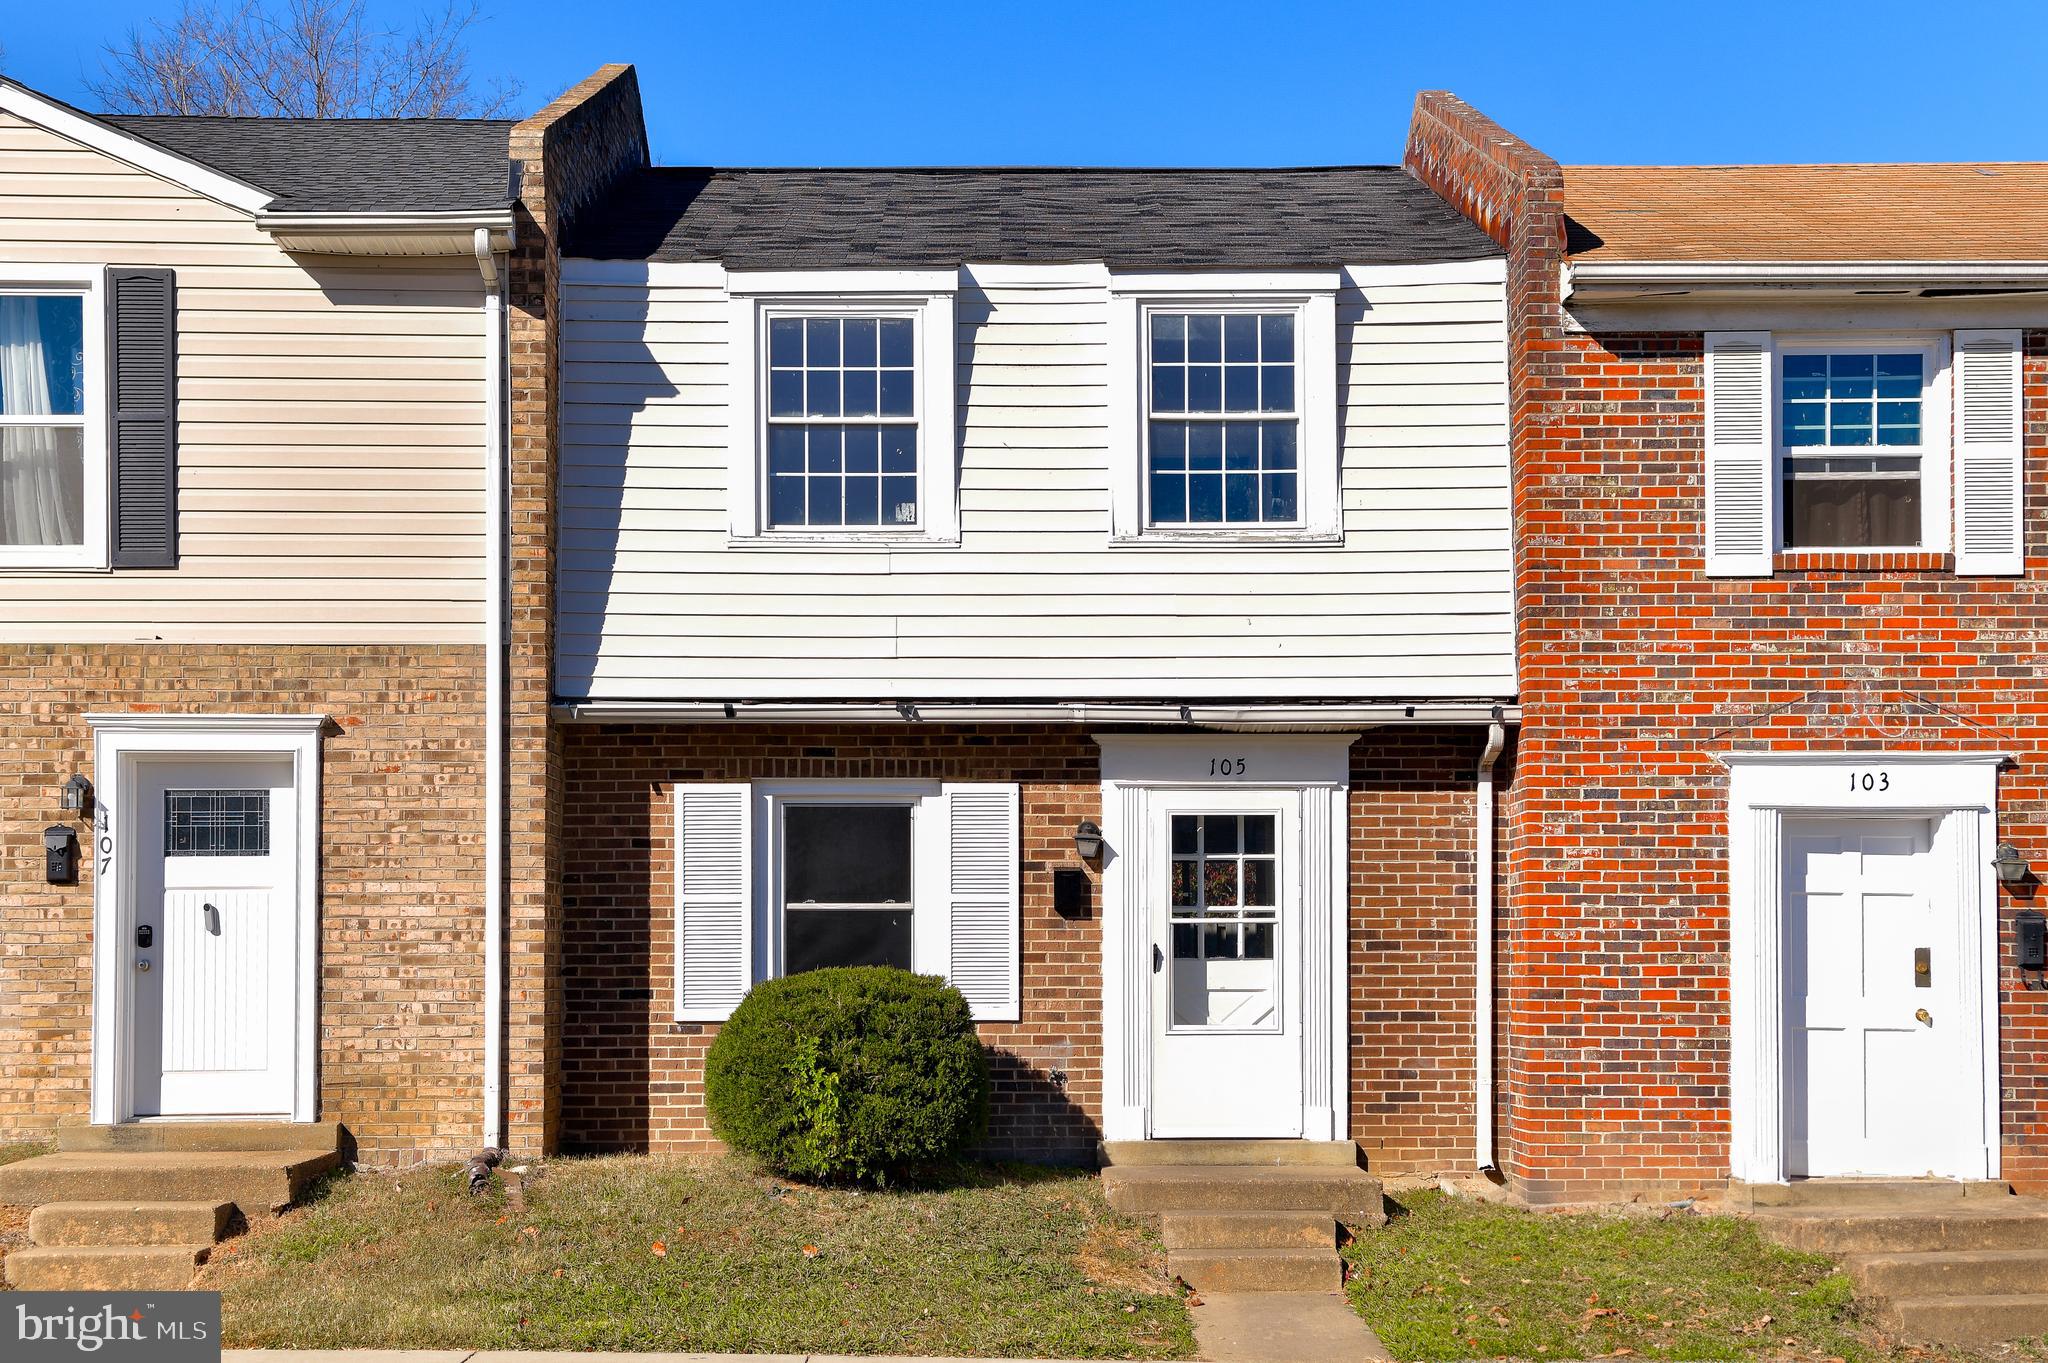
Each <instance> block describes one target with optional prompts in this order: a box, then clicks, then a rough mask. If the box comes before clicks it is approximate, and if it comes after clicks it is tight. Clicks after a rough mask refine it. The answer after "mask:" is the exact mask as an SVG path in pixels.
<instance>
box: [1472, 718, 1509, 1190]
mask: <svg viewBox="0 0 2048 1363" xmlns="http://www.w3.org/2000/svg"><path fill="white" fill-rule="evenodd" d="M1506 745H1507V729H1506V727H1505V726H1503V725H1501V724H1499V723H1495V724H1490V725H1488V726H1487V729H1486V748H1485V750H1484V751H1483V752H1481V753H1480V754H1479V772H1478V777H1479V779H1478V788H1477V791H1476V795H1475V798H1474V800H1473V824H1474V827H1473V830H1472V944H1473V958H1474V962H1475V964H1474V968H1473V980H1472V1089H1473V1107H1472V1116H1473V1122H1472V1131H1473V1137H1472V1153H1473V1157H1474V1159H1475V1160H1476V1162H1477V1163H1478V1165H1479V1167H1480V1168H1481V1169H1492V1168H1495V1167H1496V1165H1495V1163H1494V1158H1495V1157H1494V1150H1493V773H1494V768H1495V767H1496V766H1497V765H1499V763H1500V752H1501V749H1502V748H1503V747H1505V746H1506Z"/></svg>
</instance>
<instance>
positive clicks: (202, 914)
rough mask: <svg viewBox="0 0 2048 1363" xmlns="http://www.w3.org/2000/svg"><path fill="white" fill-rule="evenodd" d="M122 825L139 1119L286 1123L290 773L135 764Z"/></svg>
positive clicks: (270, 763)
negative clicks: (133, 861)
mask: <svg viewBox="0 0 2048 1363" xmlns="http://www.w3.org/2000/svg"><path fill="white" fill-rule="evenodd" d="M129 818H130V823H131V826H132V827H133V828H134V829H135V830H136V831H135V842H134V845H135V847H136V849H137V867H136V904H135V915H134V921H135V924H136V928H137V939H136V942H135V944H134V955H135V959H136V972H137V973H136V989H135V1003H136V1008H135V1046H134V1057H135V1062H134V1063H135V1074H134V1094H135V1115H137V1116H211V1115H276V1114H284V1113H288V1112H290V1111H291V1107H292V1082H293V1074H292V1058H293V1057H292V1047H291V1037H292V1021H293V990H294V988H295V984H296V981H295V970H294V962H295V956H296V951H295V937H294V934H295V933H296V930H297V917H298V915H297V905H296V902H295V895H296V888H297V866H296V847H295V839H296V835H297V826H298V823H297V813H296V809H295V793H294V790H293V787H292V767H291V763H290V762H289V761H279V760H275V759H254V760H244V761H152V762H146V763H143V764H142V766H141V771H140V779H139V781H138V782H137V785H136V788H135V804H134V808H133V810H132V812H131V813H130V815H129ZM145 930H146V933H147V936H148V938H149V945H148V946H144V945H143V936H144V932H145Z"/></svg>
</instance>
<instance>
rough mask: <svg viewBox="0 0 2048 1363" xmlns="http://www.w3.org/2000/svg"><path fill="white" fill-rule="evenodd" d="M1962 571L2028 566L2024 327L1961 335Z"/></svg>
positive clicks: (2007, 571) (1991, 573)
mask: <svg viewBox="0 0 2048 1363" xmlns="http://www.w3.org/2000/svg"><path fill="white" fill-rule="evenodd" d="M1955 356H1956V360H1955V363H1956V417H1955V433H1956V441H1955V447H1956V571H1957V572H1958V573H1969V574H1975V575H1979V576H1984V577H2002V576H2018V575H2019V574H2021V573H2023V572H2025V571H2026V566H2027V565H2026V558H2027V555H2026V531H2025V525H2026V521H2025V511H2026V505H2025V504H2026V492H2025V488H2026V472H2025V462H2026V461H2025V457H2024V448H2023V447H2024V439H2023V436H2024V433H2025V429H2026V427H2025V421H2024V415H2023V408H2022V405H2021V398H2020V333H2019V332H2017V331H1958V332H1957V333H1956V350H1955Z"/></svg>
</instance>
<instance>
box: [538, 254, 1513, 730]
mask: <svg viewBox="0 0 2048 1363" xmlns="http://www.w3.org/2000/svg"><path fill="white" fill-rule="evenodd" d="M565 275H566V281H567V282H566V283H565V286H564V287H565V308H564V322H563V342H564V362H563V382H564V389H563V399H564V401H563V409H562V472H561V478H562V511H561V515H562V524H561V540H560V544H561V577H560V588H559V590H560V611H559V617H558V618H559V635H558V643H559V654H558V664H557V667H558V682H557V685H558V690H559V691H560V692H561V693H562V694H564V695H566V696H570V697H576V698H593V699H627V698H633V699H654V698H675V699H708V700H734V699H749V698H754V699H760V698H788V699H827V698H874V697H882V698H914V697H927V698H992V699H993V698H1119V697H1163V698H1168V699H1182V698H1187V699H1194V698H1214V697H1238V698H1260V697H1275V698H1278V697H1372V696H1388V697H1395V696H1399V697H1436V696H1505V695H1509V694H1512V692H1513V690H1514V681H1513V664H1512V653H1511V636H1510V619H1509V612H1510V603H1509V591H1510V580H1509V530H1508V477H1507V429H1506V419H1507V418H1506V364H1505V353H1506V352H1505V320H1504V316H1505V311H1504V302H1503V287H1502V282H1501V269H1500V265H1499V263H1498V262H1494V261H1486V262H1474V263H1472V264H1468V265H1463V266H1447V267H1440V268H1434V269H1431V270H1426V271H1422V272H1420V273H1419V274H1418V273H1417V272H1408V275H1404V276H1403V277H1404V278H1408V276H1409V275H1412V276H1414V277H1413V278H1412V279H1410V280H1409V282H1401V283H1389V284H1386V285H1384V286H1379V285H1375V286H1373V287H1372V290H1371V293H1370V296H1369V297H1368V296H1367V295H1366V294H1363V293H1361V292H1360V291H1359V290H1358V289H1357V288H1352V287H1347V288H1345V289H1344V291H1343V292H1341V293H1340V295H1339V297H1338V318H1337V320H1338V349H1339V354H1338V366H1339V374H1338V378H1339V386H1340V388H1341V390H1342V401H1343V417H1342V420H1341V422H1340V439H1341V442H1342V496H1343V507H1344V529H1345V540H1344V543H1343V544H1342V545H1341V546H1337V545H1324V546H1315V547H1310V546H1289V547H1256V548H1247V547H1222V546H1216V547H1205V546H1176V547H1171V548H1164V547H1145V548H1115V549H1112V548H1110V547H1109V545H1108V536H1109V469H1108V455H1107V453H1106V448H1107V441H1108V433H1107V423H1108V414H1109V392H1108V383H1109V361H1108V356H1107V353H1106V351H1107V342H1108V335H1107V331H1108V316H1109V306H1110V305H1109V301H1108V298H1107V295H1106V293H1105V292H1104V291H1103V290H1102V289H1100V288H1090V287H1070V288H1043V287H1026V286H1015V285H1003V286H995V285H992V286H990V287H989V288H987V289H986V290H984V289H982V288H979V287H976V286H974V285H972V284H971V283H967V284H964V285H963V288H962V290H961V293H960V295H959V298H958V305H957V310H958V316H957V319H956V324H957V330H958V335H957V338H956V340H957V356H958V360H957V370H956V377H957V381H958V391H959V425H960V429H961V438H962V442H963V444H962V449H961V452H960V464H961V467H960V522H961V542H960V544H959V545H958V547H930V548H925V547H919V548H893V549H887V548H879V547H878V548H863V547H851V548H846V549H839V548H836V547H831V546H826V547H795V546H787V545H784V546H768V545H739V546H734V545H731V544H730V543H729V539H728V524H729V521H728V506H729V496H728V489H727V479H728V475H727V458H726V445H727V439H728V436H727V427H726V383H727V369H726V347H725V335H726V332H725V327H726V322H725V318H726V308H725V301H724V295H723V293H722V291H721V290H719V289H718V288H716V287H686V286H681V285H677V284H671V283H657V284H655V285H652V286H650V285H648V284H644V283H634V284H621V283H608V282H602V281H605V280H608V279H616V278H618V277H619V272H618V271H617V269H616V268H615V267H614V268H606V267H601V266H599V267H591V268H587V269H583V270H579V269H578V268H577V263H575V262H572V263H571V264H570V266H569V268H568V269H567V271H566V272H565Z"/></svg>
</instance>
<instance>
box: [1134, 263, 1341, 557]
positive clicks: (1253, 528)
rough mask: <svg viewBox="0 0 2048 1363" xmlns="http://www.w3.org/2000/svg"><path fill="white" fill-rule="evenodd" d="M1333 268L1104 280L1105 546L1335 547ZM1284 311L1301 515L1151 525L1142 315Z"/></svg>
mask: <svg viewBox="0 0 2048 1363" xmlns="http://www.w3.org/2000/svg"><path fill="white" fill-rule="evenodd" d="M1342 282H1343V277H1342V275H1341V274H1340V272H1338V271H1335V270H1298V271H1279V272H1273V273H1267V274H1190V275H1141V274H1123V275H1112V276H1111V277H1110V299H1109V305H1110V315H1109V316H1110V334H1109V483H1110V533H1109V542H1110V544H1111V545H1112V546H1115V547H1119V548H1174V547H1179V548H1185V547H1186V546H1188V545H1191V544H1205V545H1252V546H1259V545H1286V544H1340V543H1342V542H1343V539H1344V511H1343V494H1342V488H1341V486H1340V480H1339V452H1338V448H1337V406H1338V399H1339V392H1338V385H1337V290H1338V288H1339V287H1340V286H1341V284H1342ZM1203 307H1213V308H1216V309H1218V310H1220V311H1233V312H1245V311H1254V310H1257V311H1265V312H1284V311H1292V312H1294V313H1295V315H1296V322H1295V337H1296V348H1295V377H1294V386H1295V391H1294V404H1295V411H1296V413H1297V414H1298V415H1297V418H1296V419H1297V420H1298V421H1299V422H1300V434H1299V438H1298V440H1297V442H1296V454H1295V459H1296V467H1297V469H1298V470H1299V475H1298V476H1299V481H1298V482H1297V484H1296V491H1295V496H1296V500H1297V505H1298V507H1299V508H1300V511H1301V515H1302V519H1301V520H1300V521H1298V522H1296V523H1295V524H1292V525H1221V526H1214V527H1210V526H1170V527H1155V526H1152V525H1150V524H1149V523H1148V521H1149V515H1150V513H1149V509H1148V506H1147V502H1148V497H1147V494H1146V485H1147V479H1146V477H1145V445H1146V441H1145V413H1146V410H1147V408H1148V406H1149V403H1148V402H1147V399H1146V391H1147V390H1146V385H1148V384H1149V382H1150V372H1149V366H1148V364H1147V363H1146V336H1147V335H1148V334H1149V331H1150V324H1149V321H1148V318H1149V315H1150V313H1152V312H1154V311H1178V310H1182V309H1200V308H1203Z"/></svg>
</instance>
